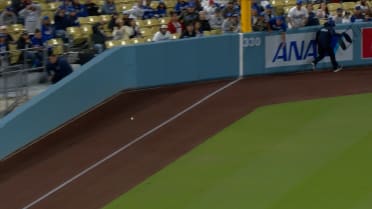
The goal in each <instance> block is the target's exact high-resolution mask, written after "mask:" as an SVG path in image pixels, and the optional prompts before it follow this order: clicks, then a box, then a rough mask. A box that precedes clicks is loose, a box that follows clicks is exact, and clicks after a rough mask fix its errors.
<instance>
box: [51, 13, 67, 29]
mask: <svg viewBox="0 0 372 209" xmlns="http://www.w3.org/2000/svg"><path fill="white" fill-rule="evenodd" d="M69 25H70V21H69V19H68V18H67V16H66V15H65V16H59V15H56V16H55V17H54V27H55V29H56V30H66V28H67V27H69Z"/></svg>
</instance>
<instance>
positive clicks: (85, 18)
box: [78, 17, 89, 25]
mask: <svg viewBox="0 0 372 209" xmlns="http://www.w3.org/2000/svg"><path fill="white" fill-rule="evenodd" d="M78 21H79V23H80V24H81V25H82V24H89V19H88V17H79V18H78Z"/></svg>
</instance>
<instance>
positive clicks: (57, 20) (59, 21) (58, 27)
mask: <svg viewBox="0 0 372 209" xmlns="http://www.w3.org/2000/svg"><path fill="white" fill-rule="evenodd" d="M69 26H70V21H69V19H68V16H67V15H66V11H65V9H64V7H60V8H59V9H58V10H57V12H56V15H55V16H54V29H55V35H56V37H58V38H62V39H63V40H64V41H67V38H66V28H67V27H69Z"/></svg>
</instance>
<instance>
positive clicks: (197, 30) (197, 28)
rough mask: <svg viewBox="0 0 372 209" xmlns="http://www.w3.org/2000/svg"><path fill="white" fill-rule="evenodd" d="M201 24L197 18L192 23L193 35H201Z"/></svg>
mask: <svg viewBox="0 0 372 209" xmlns="http://www.w3.org/2000/svg"><path fill="white" fill-rule="evenodd" d="M201 27H202V25H201V23H200V21H199V20H197V21H195V23H194V31H195V37H202V36H203V29H202V28H201Z"/></svg>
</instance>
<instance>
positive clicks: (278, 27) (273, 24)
mask: <svg viewBox="0 0 372 209" xmlns="http://www.w3.org/2000/svg"><path fill="white" fill-rule="evenodd" d="M268 26H269V27H268V30H269V32H271V31H278V32H280V34H281V41H282V45H284V44H285V41H286V35H285V33H286V31H287V24H286V23H285V19H284V17H283V16H276V17H275V18H273V19H271V20H270V22H269V24H268Z"/></svg>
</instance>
